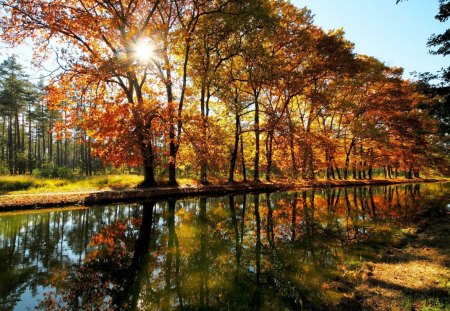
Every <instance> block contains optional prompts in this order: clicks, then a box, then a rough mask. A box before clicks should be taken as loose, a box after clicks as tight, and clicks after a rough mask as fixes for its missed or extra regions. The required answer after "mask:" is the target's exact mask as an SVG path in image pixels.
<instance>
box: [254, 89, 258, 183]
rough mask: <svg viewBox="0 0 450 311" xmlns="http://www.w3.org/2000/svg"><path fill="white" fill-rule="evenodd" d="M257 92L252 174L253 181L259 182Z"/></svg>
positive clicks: (256, 97)
mask: <svg viewBox="0 0 450 311" xmlns="http://www.w3.org/2000/svg"><path fill="white" fill-rule="evenodd" d="M258 97H259V92H257V91H254V100H255V158H254V166H253V168H254V172H253V180H254V181H259V149H260V148H259V134H260V132H259V131H260V129H259V98H258Z"/></svg>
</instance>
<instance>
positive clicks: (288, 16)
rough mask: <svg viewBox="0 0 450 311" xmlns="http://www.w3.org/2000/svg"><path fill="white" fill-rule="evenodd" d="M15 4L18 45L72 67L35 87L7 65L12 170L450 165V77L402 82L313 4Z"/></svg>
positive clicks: (388, 172) (5, 104)
mask: <svg viewBox="0 0 450 311" xmlns="http://www.w3.org/2000/svg"><path fill="white" fill-rule="evenodd" d="M0 8H1V10H3V12H2V13H3V14H2V15H3V16H4V18H3V20H2V24H1V26H0V29H1V32H0V33H1V35H0V36H1V38H2V39H3V40H5V41H6V42H9V43H10V44H13V45H14V44H19V43H21V42H22V41H23V40H25V39H27V38H32V39H33V40H34V43H35V45H36V49H37V50H36V53H35V54H36V61H37V62H39V61H40V60H42V61H43V60H44V58H45V57H48V56H46V53H50V52H51V50H52V51H53V53H54V56H55V58H57V60H58V63H59V64H60V68H59V69H58V70H57V71H56V72H55V73H54V74H53V75H52V77H51V78H47V79H45V80H42V81H41V82H40V83H38V84H33V83H31V82H30V80H29V79H28V78H27V77H26V75H25V74H24V72H23V70H22V69H21V66H20V64H19V63H18V60H17V59H15V58H9V59H7V60H6V61H4V62H3V63H2V65H1V69H0V70H1V71H0V109H1V115H0V122H1V125H0V126H1V127H2V130H1V131H2V136H1V151H0V152H1V167H0V170H1V173H2V174H5V173H8V174H11V175H12V174H25V173H33V172H34V173H36V174H43V175H45V174H49V175H53V176H60V175H64V174H69V173H70V172H77V173H84V174H87V175H90V174H93V173H94V172H95V171H100V170H104V169H105V167H108V166H109V165H115V166H118V167H121V166H127V167H137V168H138V169H139V170H141V171H142V172H143V173H144V175H145V180H144V184H145V185H147V186H153V185H155V184H156V177H157V176H158V177H167V178H168V179H169V183H170V184H176V177H177V175H178V176H190V177H191V176H198V178H199V180H200V181H201V182H202V183H207V182H208V181H209V180H210V179H220V180H224V179H227V180H228V181H229V182H233V181H235V180H244V181H245V180H247V179H251V180H260V179H262V178H265V179H266V180H273V179H280V178H283V179H284V178H292V179H299V178H302V179H315V178H318V177H325V178H327V179H348V178H354V179H366V178H368V179H371V178H372V177H374V176H375V175H382V176H384V177H389V178H392V177H398V176H400V175H402V176H406V177H408V178H413V177H419V176H420V173H421V172H423V171H426V172H427V174H433V173H434V174H436V173H443V174H448V168H449V158H448V154H449V153H448V151H449V150H448V148H449V142H448V137H449V136H448V111H447V112H445V111H446V108H445V107H448V103H447V98H448V88H446V89H445V90H447V92H444V93H443V92H436V91H435V90H436V88H433V86H432V85H430V84H429V83H428V82H429V81H426V80H421V81H419V82H413V81H407V80H403V78H402V69H401V68H396V67H388V66H386V65H385V64H383V63H382V62H380V61H379V60H377V59H375V58H373V57H370V56H365V55H358V54H356V53H355V52H354V50H353V48H354V46H353V44H352V43H351V42H349V41H347V40H346V39H345V37H344V33H343V32H342V31H340V30H336V31H330V32H324V31H323V30H322V29H321V28H320V27H319V26H316V25H314V23H313V19H312V17H311V12H310V11H309V10H308V9H306V8H303V9H299V8H297V7H295V6H293V5H291V4H289V3H288V2H286V1H281V0H280V1H271V0H256V1H255V0H253V1H250V0H229V1H197V0H175V1H173V0H172V1H170V0H165V1H157V0H156V1H140V0H120V1H119V0H118V1H93V0H92V1H91V0H87V1H78V0H67V1H50V2H49V1H45V0H36V1H32V2H30V1H7V0H1V1H0ZM40 58H42V59H40ZM441 90H442V89H441ZM436 111H438V112H439V111H440V112H442V111H443V112H444V113H441V114H439V113H436ZM446 118H447V119H446ZM446 122H447V123H446ZM446 126H447V127H446ZM48 172H50V173H48ZM60 177H61V176H60Z"/></svg>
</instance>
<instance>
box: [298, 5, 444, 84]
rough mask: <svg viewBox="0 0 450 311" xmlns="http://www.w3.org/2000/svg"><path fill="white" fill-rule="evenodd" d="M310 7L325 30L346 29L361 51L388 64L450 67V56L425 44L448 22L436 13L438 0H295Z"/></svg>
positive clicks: (413, 67) (427, 68)
mask: <svg viewBox="0 0 450 311" xmlns="http://www.w3.org/2000/svg"><path fill="white" fill-rule="evenodd" d="M291 2H292V4H294V5H296V6H298V7H304V6H306V7H308V8H309V9H310V10H311V11H312V13H313V14H314V15H315V17H314V21H315V24H316V25H318V26H321V27H322V28H323V29H325V30H329V29H336V28H343V29H344V31H345V33H346V38H347V39H348V40H350V41H352V42H353V43H355V51H356V52H357V53H359V54H366V55H370V56H374V57H376V58H378V59H379V60H381V61H383V62H385V63H386V64H387V65H388V66H397V67H403V68H405V74H404V76H405V77H406V78H408V77H410V75H409V73H410V72H412V71H418V72H424V71H431V72H436V71H438V70H439V69H441V68H442V67H448V65H449V59H448V58H444V57H442V56H436V55H430V54H429V53H428V51H429V48H427V46H426V43H427V40H428V38H429V37H430V35H431V34H433V33H442V32H444V30H445V29H446V28H448V27H449V23H448V22H446V23H440V22H439V21H437V20H436V19H434V16H435V15H436V14H437V12H438V9H439V1H438V0H409V1H405V2H402V3H399V4H396V3H395V2H396V1H395V0H292V1H291Z"/></svg>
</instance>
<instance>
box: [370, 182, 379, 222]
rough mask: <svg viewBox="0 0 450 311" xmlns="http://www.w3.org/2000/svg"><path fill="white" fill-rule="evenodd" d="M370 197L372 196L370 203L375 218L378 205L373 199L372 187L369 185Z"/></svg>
mask: <svg viewBox="0 0 450 311" xmlns="http://www.w3.org/2000/svg"><path fill="white" fill-rule="evenodd" d="M369 197H370V205H372V217H373V218H375V215H376V209H377V207H376V206H375V201H374V199H373V192H372V187H369Z"/></svg>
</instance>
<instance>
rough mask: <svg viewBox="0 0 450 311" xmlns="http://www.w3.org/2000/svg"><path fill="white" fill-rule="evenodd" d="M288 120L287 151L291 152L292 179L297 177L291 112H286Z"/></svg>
mask: <svg viewBox="0 0 450 311" xmlns="http://www.w3.org/2000/svg"><path fill="white" fill-rule="evenodd" d="M287 117H288V122H289V151H290V153H291V162H292V175H293V177H294V179H297V178H298V165H297V159H296V157H295V142H294V126H293V124H292V119H291V114H290V112H289V109H288V112H287Z"/></svg>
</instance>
